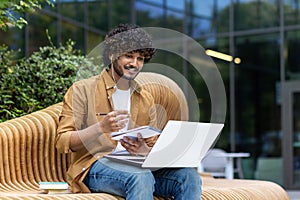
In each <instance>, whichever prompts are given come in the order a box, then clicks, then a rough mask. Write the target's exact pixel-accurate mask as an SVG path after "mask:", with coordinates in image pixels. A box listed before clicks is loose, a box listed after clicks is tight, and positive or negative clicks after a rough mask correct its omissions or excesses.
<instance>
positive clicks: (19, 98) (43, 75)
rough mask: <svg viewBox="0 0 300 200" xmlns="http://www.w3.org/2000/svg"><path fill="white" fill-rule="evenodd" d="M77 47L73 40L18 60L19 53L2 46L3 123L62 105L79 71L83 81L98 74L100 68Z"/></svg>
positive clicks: (0, 113) (0, 102)
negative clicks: (55, 105)
mask: <svg viewBox="0 0 300 200" xmlns="http://www.w3.org/2000/svg"><path fill="white" fill-rule="evenodd" d="M73 47H74V42H72V41H68V42H67V43H66V45H65V46H63V45H61V46H60V47H58V48H56V47H54V46H53V45H51V46H46V47H41V48H40V49H39V51H37V52H34V53H33V54H32V55H31V56H30V57H28V58H21V59H18V60H15V61H14V55H15V54H16V52H15V51H11V50H8V48H7V47H5V46H2V47H0V76H1V80H0V122H3V121H6V120H8V119H12V118H15V117H19V116H22V115H25V114H29V113H31V112H33V111H36V110H40V109H42V108H45V107H47V106H50V105H53V104H55V103H58V102H61V101H62V100H63V96H64V94H65V92H66V91H67V89H68V88H69V87H70V86H71V85H72V83H73V82H74V81H75V80H77V79H78V77H79V75H77V72H78V71H81V73H82V74H84V75H85V77H80V78H79V79H81V78H86V77H88V76H91V75H93V74H96V73H98V71H99V69H100V67H99V66H97V65H94V64H93V63H92V62H90V61H89V60H88V59H87V58H86V57H85V56H83V55H81V53H80V51H78V50H75V49H74V48H73ZM79 69H80V70H79ZM82 69H84V70H82Z"/></svg>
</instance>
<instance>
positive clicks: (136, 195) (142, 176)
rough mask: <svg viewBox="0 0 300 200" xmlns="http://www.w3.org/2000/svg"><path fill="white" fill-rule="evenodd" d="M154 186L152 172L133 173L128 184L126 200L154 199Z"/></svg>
mask: <svg viewBox="0 0 300 200" xmlns="http://www.w3.org/2000/svg"><path fill="white" fill-rule="evenodd" d="M154 184H155V179H154V177H153V175H152V173H151V172H143V173H133V174H132V175H131V176H130V177H129V178H128V182H127V184H126V185H127V187H126V191H125V192H126V199H136V200H138V199H141V200H144V199H153V192H154Z"/></svg>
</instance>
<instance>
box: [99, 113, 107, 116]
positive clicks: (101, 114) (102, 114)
mask: <svg viewBox="0 0 300 200" xmlns="http://www.w3.org/2000/svg"><path fill="white" fill-rule="evenodd" d="M105 115H107V113H96V116H105Z"/></svg>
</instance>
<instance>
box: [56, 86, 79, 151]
mask: <svg viewBox="0 0 300 200" xmlns="http://www.w3.org/2000/svg"><path fill="white" fill-rule="evenodd" d="M83 101H84V97H83V95H82V94H81V93H80V90H79V89H78V87H77V86H76V85H75V84H73V85H72V87H70V89H69V90H68V91H67V93H66V94H65V96H64V101H63V107H62V111H61V114H60V116H59V123H58V128H57V135H56V149H57V151H58V152H60V153H69V152H71V149H70V137H71V133H72V132H73V131H76V130H78V129H81V126H82V123H83V119H84V114H85V113H84V111H83V110H84V106H83V104H84V102H83Z"/></svg>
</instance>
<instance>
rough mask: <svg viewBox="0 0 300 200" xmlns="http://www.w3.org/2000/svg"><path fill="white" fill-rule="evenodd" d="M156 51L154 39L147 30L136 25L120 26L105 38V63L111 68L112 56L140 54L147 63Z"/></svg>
mask: <svg viewBox="0 0 300 200" xmlns="http://www.w3.org/2000/svg"><path fill="white" fill-rule="evenodd" d="M155 51H156V50H155V49H154V48H152V38H151V36H150V35H149V34H148V33H147V32H146V31H145V30H143V29H142V28H139V27H138V26H137V25H135V24H120V25H119V26H117V27H116V28H114V29H112V30H111V31H110V32H109V33H108V34H107V35H106V36H105V40H104V51H103V62H104V65H105V66H110V64H111V59H110V58H111V57H112V56H113V57H119V56H121V55H122V54H124V53H126V52H132V53H136V52H139V53H140V54H141V55H142V56H144V57H145V60H144V62H145V63H147V62H149V61H150V59H151V58H152V56H153V55H154V53H155Z"/></svg>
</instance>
